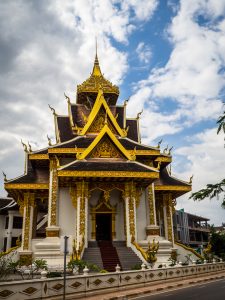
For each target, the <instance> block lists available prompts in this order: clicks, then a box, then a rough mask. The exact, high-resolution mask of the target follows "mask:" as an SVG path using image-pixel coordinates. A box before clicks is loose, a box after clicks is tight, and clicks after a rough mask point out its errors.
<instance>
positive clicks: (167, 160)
mask: <svg viewBox="0 0 225 300" xmlns="http://www.w3.org/2000/svg"><path fill="white" fill-rule="evenodd" d="M155 161H161V162H171V161H172V157H171V156H159V157H157V158H156V160H155Z"/></svg>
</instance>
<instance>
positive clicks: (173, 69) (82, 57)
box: [0, 0, 225, 225]
mask: <svg viewBox="0 0 225 300" xmlns="http://www.w3.org/2000/svg"><path fill="white" fill-rule="evenodd" d="M224 16H225V0H180V1H179V0H161V1H160V0H120V1H118V0H82V1H81V0H64V1H60V0H39V1H36V0H30V1H26V0H14V1H12V0H7V1H0V138H1V143H0V170H3V171H4V172H5V173H6V174H7V178H8V179H11V178H15V177H16V176H19V175H21V174H22V173H23V172H24V151H23V147H22V145H21V139H22V140H23V141H24V142H26V143H27V142H28V141H29V142H30V144H31V146H32V149H33V150H37V149H40V148H43V147H46V146H47V137H46V135H47V134H48V135H49V136H50V137H51V138H52V139H53V140H54V138H55V137H54V122H53V116H52V113H51V111H50V109H49V107H48V104H50V105H51V106H52V107H54V108H55V110H56V112H57V113H58V114H60V115H63V114H67V103H66V100H65V98H64V92H65V93H66V94H67V95H68V96H70V98H71V101H72V102H75V101H76V86H77V84H80V83H82V82H83V81H84V80H85V79H87V78H88V76H89V74H90V72H91V71H92V66H93V61H94V56H95V37H97V40H98V57H99V61H100V65H101V69H102V72H103V73H104V76H105V77H106V78H107V79H109V80H110V81H111V82H113V83H114V84H116V85H118V86H119V88H120V97H119V101H118V104H122V103H123V102H124V100H126V99H129V101H128V106H127V115H128V117H136V115H137V113H138V112H140V111H142V109H144V111H143V113H142V115H141V120H140V124H141V133H142V142H143V143H144V144H148V145H151V146H155V145H157V142H158V141H159V140H160V139H163V142H162V145H161V149H162V150H163V149H164V148H166V146H167V145H169V147H172V146H173V151H172V155H173V163H172V175H173V176H175V177H178V178H180V179H182V180H186V181H189V178H190V176H192V175H194V178H193V192H194V191H197V190H199V189H201V188H203V187H205V185H206V184H207V183H216V182H218V181H220V180H221V179H223V178H224V173H225V171H224V170H225V146H224V144H225V141H224V135H223V134H222V133H221V134H219V135H217V134H216V131H217V124H216V121H217V119H218V117H219V116H220V115H221V114H222V111H223V105H222V101H224V94H225V18H224ZM0 195H1V196H6V193H5V191H4V188H3V177H2V178H1V180H0ZM189 196H190V194H187V195H185V196H182V197H180V198H178V199H177V209H181V208H184V210H185V211H186V212H190V213H192V214H197V215H200V216H204V217H208V218H209V219H210V223H211V224H215V225H220V224H221V223H222V222H225V210H223V209H222V208H221V206H220V204H221V202H220V200H219V199H213V200H211V201H210V200H204V201H202V202H194V201H193V200H190V199H189Z"/></svg>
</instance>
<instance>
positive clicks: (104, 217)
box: [96, 213, 112, 241]
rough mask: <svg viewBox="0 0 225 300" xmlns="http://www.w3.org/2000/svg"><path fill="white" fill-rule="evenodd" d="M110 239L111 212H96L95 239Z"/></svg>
mask: <svg viewBox="0 0 225 300" xmlns="http://www.w3.org/2000/svg"><path fill="white" fill-rule="evenodd" d="M111 240H112V214H109V213H104V214H101V213H97V214H96V241H111Z"/></svg>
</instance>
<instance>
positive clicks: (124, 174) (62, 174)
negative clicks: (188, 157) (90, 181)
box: [58, 170, 159, 178]
mask: <svg viewBox="0 0 225 300" xmlns="http://www.w3.org/2000/svg"><path fill="white" fill-rule="evenodd" d="M58 176H60V177H119V178H120V177H129V178H159V174H158V173H155V172H151V173H148V172H126V171H63V170H59V171H58Z"/></svg>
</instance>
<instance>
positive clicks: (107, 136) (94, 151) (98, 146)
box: [77, 124, 135, 160]
mask: <svg viewBox="0 0 225 300" xmlns="http://www.w3.org/2000/svg"><path fill="white" fill-rule="evenodd" d="M88 157H91V158H109V157H110V158H119V157H121V158H125V159H127V160H135V156H132V155H130V153H129V152H128V151H127V150H126V149H125V148H124V147H123V145H122V144H121V143H120V142H119V141H118V139H117V138H116V137H115V135H114V134H113V133H112V131H111V130H110V128H109V127H108V125H107V124H106V125H104V127H103V128H102V130H101V132H100V133H99V135H98V136H97V137H96V138H95V139H94V141H93V142H92V143H91V144H90V145H89V147H88V148H87V149H86V150H85V151H84V152H83V153H80V154H78V155H77V159H85V158H88Z"/></svg>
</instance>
